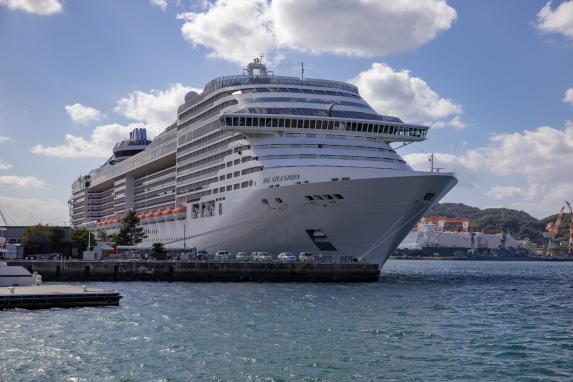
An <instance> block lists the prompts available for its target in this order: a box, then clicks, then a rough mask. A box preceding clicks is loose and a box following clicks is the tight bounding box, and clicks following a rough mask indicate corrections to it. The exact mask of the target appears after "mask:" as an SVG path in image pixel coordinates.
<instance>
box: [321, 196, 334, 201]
mask: <svg viewBox="0 0 573 382" xmlns="http://www.w3.org/2000/svg"><path fill="white" fill-rule="evenodd" d="M322 196H324V197H325V198H326V199H328V200H332V199H333V197H332V196H331V195H322Z"/></svg>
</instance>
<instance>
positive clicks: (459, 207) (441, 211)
mask: <svg viewBox="0 0 573 382" xmlns="http://www.w3.org/2000/svg"><path fill="white" fill-rule="evenodd" d="M427 215H439V216H445V217H458V218H459V217H466V218H469V219H470V229H471V230H476V231H484V232H499V231H501V230H503V231H506V232H507V231H509V232H510V233H511V235H512V236H513V237H515V238H516V239H525V238H529V239H530V240H531V241H533V242H534V243H537V244H543V242H544V239H543V232H545V226H546V225H547V222H548V221H551V220H552V219H553V220H554V219H555V216H549V217H547V218H545V219H542V220H539V219H536V218H534V217H533V216H531V215H529V214H528V213H527V212H523V211H519V210H513V209H510V208H486V209H483V210H482V209H479V208H477V207H471V206H468V205H465V204H463V203H440V204H438V205H436V206H435V207H434V208H433V209H432V210H430V211H429V212H428V213H427ZM564 226H565V225H564ZM566 232H568V228H567V227H563V228H562V229H561V231H560V235H561V236H562V235H563V234H566Z"/></svg>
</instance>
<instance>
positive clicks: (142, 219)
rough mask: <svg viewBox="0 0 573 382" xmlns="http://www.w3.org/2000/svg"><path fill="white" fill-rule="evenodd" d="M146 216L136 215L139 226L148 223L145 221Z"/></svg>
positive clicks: (143, 214)
mask: <svg viewBox="0 0 573 382" xmlns="http://www.w3.org/2000/svg"><path fill="white" fill-rule="evenodd" d="M146 215H147V214H146V213H141V214H137V217H138V218H139V222H140V223H141V224H147V223H149V220H148V219H147V216H146Z"/></svg>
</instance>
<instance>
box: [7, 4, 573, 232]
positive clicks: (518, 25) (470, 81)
mask: <svg viewBox="0 0 573 382" xmlns="http://www.w3.org/2000/svg"><path fill="white" fill-rule="evenodd" d="M373 3H374V5H373V4H372V2H370V3H368V2H362V1H344V0H329V1H326V0H312V1H308V2H305V5H304V6H303V5H301V4H302V2H300V1H299V2H296V1H294V0H275V1H273V2H272V3H271V2H267V1H265V0H234V1H233V2H230V1H220V0H219V1H216V2H211V3H207V2H198V1H195V2H193V1H183V0H180V1H169V0H153V1H147V0H124V1H117V0H98V1H77V0H76V1H73V0H67V1H59V0H0V208H2V209H3V210H5V211H7V212H8V215H9V216H10V217H11V220H12V223H13V224H25V223H33V222H38V221H42V222H47V223H52V224H62V223H64V221H65V220H67V219H68V217H67V206H66V201H67V199H68V198H69V194H70V186H71V183H72V181H73V179H74V178H76V177H77V176H78V175H80V174H84V173H86V172H87V171H89V170H90V169H92V168H94V167H96V166H98V165H100V164H101V163H102V162H103V161H104V160H105V156H106V155H107V154H108V153H109V151H107V150H109V149H110V148H111V147H110V145H111V144H112V142H113V139H114V138H118V137H121V136H122V135H124V134H125V133H126V132H127V131H128V130H129V129H131V128H132V127H135V126H145V127H148V128H149V129H150V131H151V133H152V134H155V133H157V132H158V131H161V129H162V128H164V127H165V126H166V124H167V123H168V122H169V121H170V119H175V109H176V107H177V105H178V103H180V102H181V99H182V95H183V94H184V93H185V92H186V91H187V90H189V89H191V88H202V87H203V86H204V85H205V83H206V82H207V81H209V80H210V79H212V78H214V77H216V76H219V75H226V74H235V73H240V72H241V71H240V68H241V65H240V63H241V62H242V63H244V64H246V62H245V60H246V57H254V56H256V55H258V54H259V53H264V54H265V56H266V58H267V60H268V61H269V63H270V65H271V66H272V67H273V69H274V70H275V73H276V74H283V75H297V74H298V71H299V67H298V63H299V62H301V61H304V64H305V68H306V76H308V77H320V78H327V79H337V80H343V81H353V82H355V83H357V84H358V85H359V86H360V90H361V92H362V94H363V96H364V97H365V98H367V100H368V101H369V102H370V103H371V104H372V105H373V106H374V107H375V108H376V109H377V110H378V111H379V112H381V113H387V114H394V115H398V116H399V117H402V118H403V119H405V120H407V121H412V122H419V123H426V124H430V125H431V126H433V128H432V129H431V132H430V134H429V140H428V141H426V142H423V143H420V144H415V145H412V146H409V147H406V148H403V149H401V150H400V152H401V154H402V155H403V156H405V158H406V159H407V160H408V161H409V163H411V164H412V166H414V167H415V168H419V169H427V166H426V162H427V159H426V158H427V154H428V153H430V152H434V153H436V157H437V160H438V166H440V167H444V168H446V170H451V171H456V173H457V174H458V176H459V178H460V184H459V185H458V186H457V187H456V189H455V190H454V191H452V192H451V194H450V195H449V196H448V197H447V198H446V201H450V202H464V203H468V204H471V205H475V206H479V207H494V206H495V207H498V206H507V207H511V208H519V209H523V210H525V211H527V212H530V213H532V214H534V215H535V216H537V217H542V216H545V215H548V214H550V213H554V212H555V211H556V210H557V209H558V208H559V207H560V205H561V203H562V201H563V200H564V199H568V198H569V199H573V177H572V176H571V174H572V173H573V171H571V168H573V167H572V166H573V124H572V123H570V122H568V121H570V120H573V90H571V94H570V98H568V96H567V95H566V91H567V89H569V88H573V69H572V68H573V3H566V2H561V1H554V2H552V3H547V2H546V1H527V2H524V1H519V0H514V1H510V0H506V1H479V2H478V1H448V2H447V3H446V2H444V1H439V0H423V1H422V0H413V1H409V0H400V1H396V2H395V4H397V5H396V6H395V7H392V6H388V5H387V4H388V3H386V4H384V2H381V3H380V4H378V5H376V2H373ZM412 5H414V8H415V9H414V10H413V11H412V10H411V8H412ZM325 7H327V8H325ZM416 8H419V9H416ZM321 9H322V10H323V9H328V12H317V13H316V14H313V12H315V11H317V10H321ZM408 9H410V10H408ZM303 13H304V14H303ZM324 13H327V14H326V15H325V14H324ZM245 15H248V16H247V17H245ZM305 17H310V18H311V21H309V20H308V19H305ZM361 17H364V19H365V21H364V23H361V22H357V21H356V20H360V18H361ZM369 17H370V18H371V19H369ZM289 20H290V22H288V21H289ZM383 20H392V22H388V23H384V22H383ZM296 22H299V23H300V25H298V26H297V25H296ZM412 31H415V33H414V32H412ZM75 104H80V105H79V106H77V107H76V108H75V110H76V111H77V113H76V114H74V112H73V111H70V112H68V111H67V109H66V106H68V109H69V110H72V108H70V106H72V105H75ZM82 112H83V114H82ZM74 118H75V119H74ZM98 126H99V127H98ZM102 126H104V127H102ZM94 131H97V134H96V135H97V137H95V138H94V137H93V136H92V134H93V133H94ZM66 134H69V135H71V136H72V138H70V139H68V140H66V138H65V137H66ZM2 137H4V138H2Z"/></svg>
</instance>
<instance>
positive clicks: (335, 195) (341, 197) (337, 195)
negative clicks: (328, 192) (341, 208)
mask: <svg viewBox="0 0 573 382" xmlns="http://www.w3.org/2000/svg"><path fill="white" fill-rule="evenodd" d="M334 197H335V198H336V199H344V197H343V196H342V195H340V194H334Z"/></svg>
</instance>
